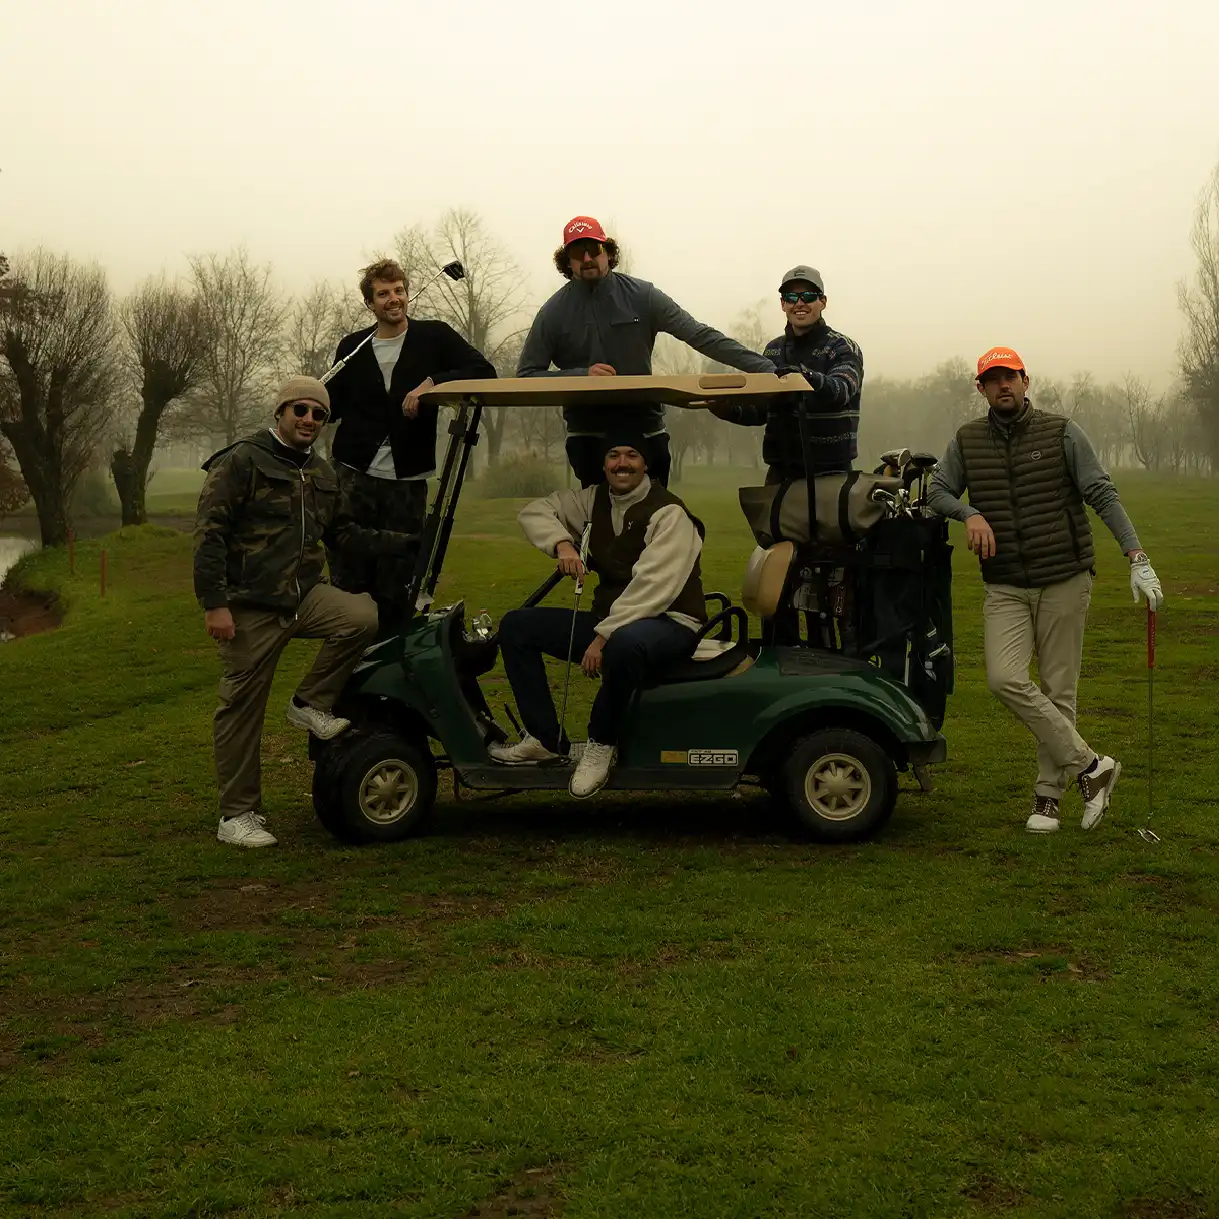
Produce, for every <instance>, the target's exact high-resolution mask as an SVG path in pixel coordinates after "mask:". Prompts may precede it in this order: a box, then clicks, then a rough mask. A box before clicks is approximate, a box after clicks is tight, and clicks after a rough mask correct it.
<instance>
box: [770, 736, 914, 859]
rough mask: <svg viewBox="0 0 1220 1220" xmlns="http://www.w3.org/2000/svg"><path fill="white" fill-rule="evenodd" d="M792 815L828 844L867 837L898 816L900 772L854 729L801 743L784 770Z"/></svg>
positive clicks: (881, 750) (811, 737)
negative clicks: (895, 810) (892, 815)
mask: <svg viewBox="0 0 1220 1220" xmlns="http://www.w3.org/2000/svg"><path fill="white" fill-rule="evenodd" d="M781 778H782V780H783V784H784V789H785V792H786V794H787V797H788V803H789V805H790V806H791V808H792V811H793V812H794V813H795V814H796V816H797V818H798V819H799V820H800V822H801V824H802V826H804V828H805V829H806V830H807V831H808V832H809V833H810V834H811V835H812V836H813V837H814V838H815V839H819V840H821V841H822V842H824V843H850V842H853V841H854V840H857V839H864V838H867V837H868V836H869V835H870V834H872V833H873V832H874V831H875V830H877V829H879V828H880V827H881V826H882V825H883V824H884V823H885V822H886V821H887V820H888V818H889V816H890V814H891V813H893V811H894V802H895V801H896V800H897V798H898V771H897V768H896V767H895V766H894V763H893V761H892V760H891V759H890V757H889V755H888V754H886V752H885V750H883V749H882V748H881V746H879V745H878V744H877V743H876V742H875V741H873V740H872V738H870V737H866V736H865V735H864V734H863V733H857V732H855V731H854V730H853V729H821V730H819V731H818V732H816V733H810V734H809V736H807V737H802V738H800V739H799V740H798V741H797V742H796V743H795V746H794V748H793V750H792V753H791V754H790V755H789V756H788V760H787V761H786V762H785V763H784V765H783V768H782V770H781Z"/></svg>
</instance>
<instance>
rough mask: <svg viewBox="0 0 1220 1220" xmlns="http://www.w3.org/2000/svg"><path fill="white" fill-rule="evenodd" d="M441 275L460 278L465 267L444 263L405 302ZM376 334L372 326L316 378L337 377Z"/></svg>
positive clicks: (425, 289)
mask: <svg viewBox="0 0 1220 1220" xmlns="http://www.w3.org/2000/svg"><path fill="white" fill-rule="evenodd" d="M442 275H447V276H448V277H449V278H450V279H451V280H461V279H465V278H466V269H465V268H464V267H463V266H462V264H461V263H460V262H458V261H457V259H454V260H453V262H451V263H446V264H445V265H444V266H443V267H442V268H441V269H440V270H439V271H438V272H437V273H436V274H435V275H434V276H433V277H432V278H431V279H430V280H429V281H428V282H427V283H426V284H425V285H424V286H423V287H422V288H421V289H420V290H419V292H417V293H416V294H415V295H414V296H413V297H411V299H410V300H409V301H408V302H407V304H408V305H413V304H414V303H415V302H416V301H418V300H419V298H420V295H421V294H422V293H425V292H427V291H428V289H429V288H431V287H432V285H433V284H435V283H436V281H437V280H439V279H440V278H441V276H442ZM376 334H377V328H376V327H375V326H374V327H373V329H372V330H371V331H369V333H368V334H367V335H365V336H364V338H363V339H361V340H360V342H359V343H357V344H356V346H355V347H353V348H352V350H351V351H350V352H348V353H347V355H346V356H344V357H343V359H342V360H340V361H339V362H338V363H337V364H332V365H331V366H330V368H328V369H327V370H326V372H325V373H323V374H322V376H321V377H319V378H318V380H319V381H321V383H322V384H323V385H325V384H326V383H327V382H328V381H329V380H330V379H331V378H332V377H337V376H338V375H339V374H340V373H341V372H343V370H344V368H345V367H346V365H347V362H348V361H349V360H350V359H351V358H352V357H353V356H354V355H355V354H356V353H357V352H358V351H359V350H360V349H361V348H362V347H363V346H364V345H365V344H366V343H367V342H368V341H369V340H370V339H372V338H373V336H374V335H376Z"/></svg>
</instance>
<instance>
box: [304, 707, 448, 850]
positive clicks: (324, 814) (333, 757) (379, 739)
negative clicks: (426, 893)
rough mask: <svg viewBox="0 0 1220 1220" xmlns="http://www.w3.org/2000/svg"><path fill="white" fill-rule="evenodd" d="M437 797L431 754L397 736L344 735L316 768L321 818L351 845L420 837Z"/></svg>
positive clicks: (317, 805) (316, 806) (315, 795)
mask: <svg viewBox="0 0 1220 1220" xmlns="http://www.w3.org/2000/svg"><path fill="white" fill-rule="evenodd" d="M435 799H436V764H435V763H434V762H433V760H432V753H431V751H429V750H428V749H427V748H426V746H424V745H421V744H419V743H417V742H414V741H411V740H409V739H408V738H406V737H403V736H401V735H400V734H398V733H393V732H385V731H381V730H379V731H376V732H372V733H367V734H360V735H359V736H356V737H348V736H347V735H346V734H345V737H344V740H343V741H342V744H340V743H339V742H336V743H334V745H333V746H331V747H330V748H328V749H327V750H326V751H325V752H324V753H323V755H322V757H321V758H319V759H318V762H317V765H316V766H315V768H314V777H313V800H314V811H315V812H316V813H317V815H318V820H319V821H320V822H321V823H322V825H323V826H325V827H326V829H327V830H329V831H330V832H331V834H333V835H335V836H336V837H337V838H340V839H343V840H345V841H346V842H348V843H394V842H397V841H398V840H399V839H406V838H409V837H410V836H411V835H413V834H418V833H419V831H420V829H421V828H422V826H423V824H424V822H425V821H426V820H427V817H428V815H429V814H430V813H431V812H432V805H433V802H434V801H435Z"/></svg>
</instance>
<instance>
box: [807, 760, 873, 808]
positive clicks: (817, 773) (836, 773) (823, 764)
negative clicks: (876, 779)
mask: <svg viewBox="0 0 1220 1220" xmlns="http://www.w3.org/2000/svg"><path fill="white" fill-rule="evenodd" d="M872 794H873V781H872V780H871V779H869V777H868V769H867V768H866V767H865V766H864V764H863V763H861V762H860V760H859V759H858V758H853V757H852V756H851V755H850V754H823V755H822V757H821V758H819V759H818V760H817V762H815V763H814V764H813V766H812V767H810V768H809V770H808V771H806V772H805V799H806V800H807V801H808V802H809V804H810V806H811V807H812V808H813V810H814V811H815V812H816V813H817V815H818V816H819V817H822V818H826V819H827V820H829V821H831V822H846V821H848V820H849V819H851V818H854V817H859V815H860V814H861V813H863V812H864V809H865V806H866V805H867V804H868V800H869V797H870V796H872Z"/></svg>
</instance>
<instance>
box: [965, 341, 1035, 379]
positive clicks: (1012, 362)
mask: <svg viewBox="0 0 1220 1220" xmlns="http://www.w3.org/2000/svg"><path fill="white" fill-rule="evenodd" d="M988 369H1015V370H1016V371H1017V372H1018V373H1024V372H1025V361H1024V360H1022V359H1021V357H1020V356H1018V355H1017V353H1016V352H1014V351H1013V350H1012V348H1011V347H993V348H992V349H991V350H990V351H987V352H984V353H983V354H982V355H981V356H980V357H979V371H978V373H977V374H976V376H978V377H982V375H983V374H984V373H985V372H987V370H988Z"/></svg>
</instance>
